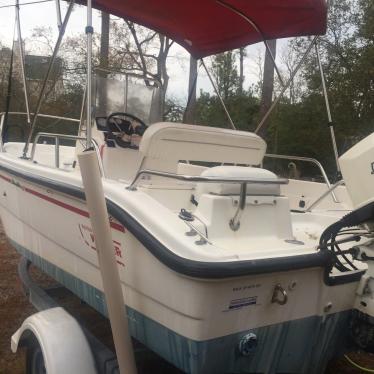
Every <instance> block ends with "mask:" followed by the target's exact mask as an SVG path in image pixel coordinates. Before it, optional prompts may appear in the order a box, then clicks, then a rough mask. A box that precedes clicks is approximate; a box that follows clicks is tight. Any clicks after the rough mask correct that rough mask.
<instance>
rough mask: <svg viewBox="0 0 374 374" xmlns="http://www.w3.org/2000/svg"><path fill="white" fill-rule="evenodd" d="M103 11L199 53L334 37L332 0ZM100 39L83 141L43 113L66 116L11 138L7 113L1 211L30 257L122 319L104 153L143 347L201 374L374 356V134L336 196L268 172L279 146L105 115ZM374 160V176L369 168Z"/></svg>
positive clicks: (105, 0) (130, 310) (120, 259)
mask: <svg viewBox="0 0 374 374" xmlns="http://www.w3.org/2000/svg"><path fill="white" fill-rule="evenodd" d="M81 3H85V2H84V1H81ZM73 4H74V1H72V2H71V3H70V6H69V9H68V14H69V12H71V10H72V7H73ZM85 4H86V3H85ZM87 5H88V15H89V17H88V19H90V14H91V10H92V9H91V2H90V0H89V1H88V4H87ZM93 6H94V7H96V8H98V9H102V10H106V11H109V12H110V13H112V14H115V15H117V16H120V17H126V18H127V19H131V20H133V21H135V22H138V23H139V24H141V25H145V26H147V27H150V28H152V29H154V30H157V31H159V32H162V33H163V34H165V35H167V36H169V37H172V38H173V39H174V40H176V41H177V42H178V43H180V44H181V45H182V46H184V47H185V48H186V49H187V50H188V51H189V52H191V53H192V54H193V55H194V56H195V57H196V58H203V57H204V56H207V55H210V54H214V53H219V52H222V51H225V50H229V49H232V48H239V47H241V46H244V45H247V44H250V43H255V42H258V41H261V40H266V39H272V38H281V37H291V36H299V35H318V34H323V33H324V32H325V29H326V5H325V2H324V1H322V0H300V1H298V2H296V3H295V2H294V1H288V0H287V1H283V2H282V5H281V6H280V5H279V3H278V2H276V1H272V0H267V1H264V0H262V1H252V2H246V1H239V0H228V1H226V2H223V1H220V0H219V1H210V0H204V1H186V2H185V1H178V2H175V1H171V0H163V1H158V2H152V1H147V0H128V1H126V2H121V1H113V0H95V1H94V2H93ZM68 14H67V16H66V17H65V20H64V22H63V24H62V27H61V31H60V36H61V37H62V34H63V31H64V27H65V26H66V22H65V21H66V20H67V19H68ZM248 22H249V23H248ZM92 31H93V29H92V25H91V23H90V22H88V25H87V38H88V62H87V64H88V71H87V90H86V92H87V94H86V110H87V114H86V118H85V120H84V121H82V120H79V119H78V120H75V122H76V123H77V125H79V130H78V131H77V135H74V136H73V135H66V134H58V133H53V134H52V133H37V134H33V133H32V132H33V125H34V124H35V121H36V118H37V117H38V116H45V117H47V118H52V119H53V116H48V115H44V114H41V113H38V110H39V109H40V108H38V110H37V111H36V112H35V114H34V115H33V114H32V113H29V115H31V118H33V120H32V121H31V122H32V123H31V131H30V134H29V138H28V140H27V141H26V142H9V141H6V137H5V136H4V133H5V129H6V120H7V116H9V115H11V113H9V112H8V113H4V114H3V115H2V121H1V133H2V137H1V139H2V142H1V145H0V148H1V149H0V193H1V200H0V214H1V220H2V222H3V225H4V229H5V232H6V235H7V237H8V239H9V241H10V243H11V244H12V245H13V246H14V247H15V248H16V249H17V251H19V253H21V254H22V255H23V256H24V257H26V258H27V259H29V260H30V261H31V262H32V263H33V264H34V265H36V266H37V267H39V268H40V269H41V270H42V271H43V272H45V273H47V274H49V275H50V276H52V277H53V278H54V279H56V280H57V281H58V282H60V283H61V284H62V285H64V286H65V287H66V288H68V289H70V290H71V291H72V292H74V293H75V294H76V295H78V297H79V298H81V299H82V300H84V301H85V302H86V303H88V304H89V305H91V306H92V307H94V308H95V309H96V310H98V311H99V312H100V313H102V314H103V315H107V309H106V304H105V297H104V294H103V291H102V290H103V285H102V281H101V277H100V272H99V268H98V259H97V253H96V248H95V239H94V235H93V233H92V229H91V226H90V220H89V214H88V210H87V206H86V203H85V193H84V189H83V185H82V178H81V174H80V170H79V164H78V163H77V154H78V153H79V152H81V151H82V150H84V149H94V150H95V151H96V153H97V159H98V163H99V166H100V170H101V173H102V182H103V186H104V191H105V197H106V202H107V209H108V213H109V216H110V226H111V230H112V238H113V243H114V248H115V255H116V261H117V265H118V269H119V272H120V278H121V286H122V289H123V291H124V293H125V294H126V307H127V315H128V321H129V326H130V332H131V335H132V336H133V337H134V338H135V339H137V340H138V341H140V342H142V343H143V344H144V345H145V346H147V347H148V348H149V349H151V350H152V351H154V352H156V353H157V354H158V355H160V356H161V357H163V358H164V359H166V360H167V361H168V362H170V363H172V364H173V365H175V366H176V367H177V368H179V369H180V370H182V371H184V372H188V373H236V372H257V373H259V372H262V373H279V372H283V373H286V372H287V373H321V372H323V370H324V368H325V367H326V364H327V362H328V361H329V360H330V359H331V358H332V357H333V356H334V355H335V354H337V352H339V351H340V350H341V349H342V348H343V347H344V345H345V339H346V338H347V336H348V335H349V334H350V335H352V336H353V337H354V338H356V339H355V341H356V342H358V344H361V346H362V347H364V348H368V347H369V348H370V346H371V344H372V338H370V336H368V335H367V334H366V333H365V331H366V330H365V328H366V326H370V323H369V320H370V318H369V316H372V315H373V313H374V309H373V306H372V302H371V301H370V300H371V295H372V294H371V291H370V288H369V289H368V288H367V286H368V285H369V283H368V282H371V280H372V279H371V272H370V271H369V270H367V269H368V268H369V269H370V261H371V260H372V258H371V256H370V243H371V242H370V239H367V238H370V232H371V231H370V225H366V224H367V222H370V221H371V220H372V217H373V216H372V211H373V209H372V203H371V199H372V192H371V191H370V189H366V190H365V191H363V189H364V187H363V185H365V186H371V185H372V182H371V180H370V178H373V177H372V175H371V174H373V173H372V172H371V171H372V165H373V163H372V162H371V164H370V162H369V161H371V160H372V158H371V155H372V153H373V152H372V144H373V135H370V136H369V137H368V138H366V139H364V140H363V141H362V142H360V143H359V144H357V145H356V146H354V147H353V148H352V149H351V150H349V151H348V152H347V153H346V154H344V155H343V156H341V157H340V159H339V165H340V167H341V169H342V173H343V177H344V180H345V185H343V180H341V181H339V182H337V183H336V184H334V185H332V186H331V185H330V184H329V182H328V179H327V180H326V183H317V182H308V181H300V180H288V179H285V178H280V177H278V176H277V175H276V174H274V173H273V172H271V171H269V170H266V169H263V168H262V167H261V164H262V162H263V159H264V157H265V154H266V143H265V141H264V140H263V139H261V138H260V137H259V136H258V135H257V134H255V133H250V132H245V131H237V130H234V129H222V128H215V127H207V126H199V125H187V124H180V123H168V122H159V123H153V124H151V125H149V126H147V124H146V123H145V120H144V119H142V118H139V117H140V116H141V115H143V116H144V113H145V111H144V110H143V111H139V110H138V111H137V110H136V109H134V110H133V111H131V105H127V104H128V103H127V102H126V106H124V109H122V111H120V110H119V111H116V112H113V113H99V114H98V115H97V116H95V115H93V110H92V108H93V107H94V100H93V96H94V94H92V87H93V85H92V82H93V77H92V68H91V61H90V56H91V53H90V52H91V49H90V48H91V47H90V45H91V44H90V43H91V38H92ZM60 39H61V38H59V40H60ZM20 45H22V43H20ZM312 45H314V44H312ZM108 86H110V85H108ZM149 89H150V90H153V89H154V88H149ZM41 96H42V95H41ZM154 96H155V95H154V93H153V91H152V92H150V97H154ZM110 97H111V94H110V93H108V96H107V98H108V99H110ZM142 97H144V95H143V94H141V95H140V97H139V99H140V101H141V99H142ZM151 101H152V100H151ZM129 104H130V103H129ZM125 108H127V109H125ZM139 113H140V114H139ZM150 113H151V109H150V108H148V112H147V113H146V114H147V115H148V116H149V115H150ZM143 118H144V117H143ZM72 120H73V119H72ZM73 121H74V120H73ZM32 139H33V140H32ZM43 139H44V140H46V139H47V140H51V141H52V144H46V143H45V142H44V143H42V142H41V140H43ZM64 140H69V141H73V142H74V146H68V145H63V141H64ZM270 156H271V155H270ZM304 161H311V160H308V159H304ZM312 162H315V161H314V160H312ZM361 162H362V163H366V164H368V165H369V167H370V168H369V169H368V170H366V169H365V171H359V170H357V167H355V165H357V164H358V163H361ZM317 165H319V166H320V167H321V170H322V171H323V168H322V166H321V165H320V164H317ZM370 165H371V166H370ZM323 172H324V171H323ZM370 172H371V174H370ZM365 173H366V174H367V175H366V174H365ZM326 178H327V177H326ZM364 182H365V183H364ZM362 225H366V226H362ZM344 230H345V231H344ZM339 238H341V239H339ZM361 239H362V240H363V242H361V243H363V244H362V245H360V246H357V241H358V240H361ZM353 325H354V326H356V327H357V326H358V327H360V329H359V333H357V328H356V329H354V328H351V327H349V326H353ZM361 327H362V328H361ZM369 330H370V329H369V328H368V330H367V331H369Z"/></svg>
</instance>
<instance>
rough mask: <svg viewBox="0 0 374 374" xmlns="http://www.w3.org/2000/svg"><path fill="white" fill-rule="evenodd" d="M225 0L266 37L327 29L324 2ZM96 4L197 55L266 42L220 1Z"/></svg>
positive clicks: (104, 0)
mask: <svg viewBox="0 0 374 374" xmlns="http://www.w3.org/2000/svg"><path fill="white" fill-rule="evenodd" d="M86 1H87V0H81V1H79V2H81V3H86ZM225 2H226V4H229V5H230V6H232V7H234V8H236V9H237V10H239V11H240V12H242V13H243V14H245V15H246V16H247V17H248V18H250V19H251V21H253V23H254V24H255V25H257V27H258V28H259V29H260V30H261V32H262V34H263V36H264V37H265V39H278V38H285V37H291V36H302V35H318V34H324V33H325V31H326V3H325V0H225ZM93 6H94V7H95V8H98V9H101V10H105V11H106V12H108V13H111V14H114V15H116V16H119V17H123V18H126V19H128V20H131V21H134V22H136V23H138V24H140V25H143V26H146V27H148V28H150V29H153V30H155V31H158V32H160V33H162V34H164V35H166V36H168V37H169V38H171V39H173V40H175V41H176V42H178V43H179V44H181V45H182V46H183V47H185V48H186V49H187V50H188V51H189V52H190V53H191V54H192V55H194V56H195V57H196V58H199V57H204V56H208V55H212V54H216V53H219V52H223V51H227V50H230V49H234V48H239V47H242V46H246V45H248V44H253V43H257V42H259V41H262V40H263V39H262V35H260V34H259V33H258V31H256V30H255V29H254V28H253V27H252V26H251V25H250V24H249V23H248V22H246V21H245V20H244V19H243V18H242V17H240V16H239V15H238V14H236V13H234V12H233V11H232V10H230V9H227V8H226V7H224V6H222V5H221V4H219V3H218V2H216V1H215V0H186V1H183V0H93Z"/></svg>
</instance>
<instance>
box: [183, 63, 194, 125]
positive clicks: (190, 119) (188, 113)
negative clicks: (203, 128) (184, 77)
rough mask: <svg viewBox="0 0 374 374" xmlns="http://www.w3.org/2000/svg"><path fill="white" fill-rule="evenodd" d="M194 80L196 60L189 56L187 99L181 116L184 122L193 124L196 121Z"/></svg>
mask: <svg viewBox="0 0 374 374" xmlns="http://www.w3.org/2000/svg"><path fill="white" fill-rule="evenodd" d="M196 81H197V60H196V59H195V58H194V57H192V56H190V75H189V80H188V101H187V106H186V110H185V112H184V116H183V122H184V123H190V124H193V123H195V121H196Z"/></svg>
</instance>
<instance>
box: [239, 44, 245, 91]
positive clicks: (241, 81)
mask: <svg viewBox="0 0 374 374" xmlns="http://www.w3.org/2000/svg"><path fill="white" fill-rule="evenodd" d="M244 56H245V48H244V47H243V48H240V49H239V94H240V95H242V94H243V84H244Z"/></svg>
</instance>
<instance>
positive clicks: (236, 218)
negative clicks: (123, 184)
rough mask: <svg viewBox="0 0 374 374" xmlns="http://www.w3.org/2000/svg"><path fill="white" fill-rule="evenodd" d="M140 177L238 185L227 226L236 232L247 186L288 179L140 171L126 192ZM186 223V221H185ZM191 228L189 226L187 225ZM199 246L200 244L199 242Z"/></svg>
mask: <svg viewBox="0 0 374 374" xmlns="http://www.w3.org/2000/svg"><path fill="white" fill-rule="evenodd" d="M142 175H155V176H159V177H165V178H171V179H177V180H181V181H185V182H201V183H238V184H240V198H239V205H238V209H237V211H236V213H235V216H234V217H233V218H232V219H230V221H229V226H230V228H231V230H233V231H237V230H239V228H240V217H241V214H242V212H243V210H244V209H245V206H246V198H247V184H277V185H279V184H287V183H288V179H285V178H277V179H270V178H236V177H231V178H222V177H201V176H193V175H183V174H174V173H166V172H163V171H156V170H140V171H138V173H137V174H136V176H135V178H134V180H133V181H132V183H131V184H130V186H128V187H127V189H128V190H130V191H134V190H136V183H137V181H138V180H139V178H140V177H141V176H142ZM186 223H187V221H186ZM189 226H191V225H189ZM192 228H193V229H195V230H196V231H198V230H197V229H196V228H195V227H192ZM198 234H199V235H200V237H201V238H202V239H204V240H207V236H208V235H206V237H205V236H204V235H202V234H201V233H200V232H198ZM200 244H202V243H201V242H200Z"/></svg>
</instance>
